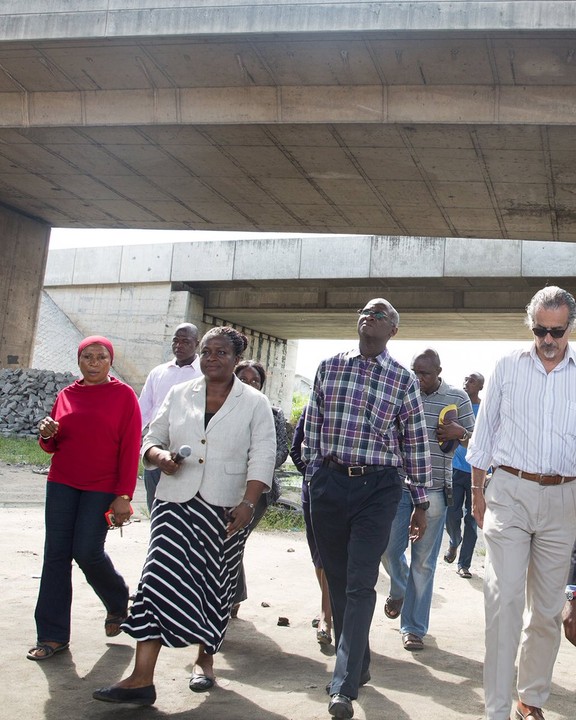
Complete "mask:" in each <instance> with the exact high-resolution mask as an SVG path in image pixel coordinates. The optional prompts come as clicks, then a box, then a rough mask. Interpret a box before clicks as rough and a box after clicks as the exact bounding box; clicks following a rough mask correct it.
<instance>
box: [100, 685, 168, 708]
mask: <svg viewBox="0 0 576 720" xmlns="http://www.w3.org/2000/svg"><path fill="white" fill-rule="evenodd" d="M92 697H93V698H94V700H102V701H103V702H111V703H127V704H130V705H153V704H154V703H155V702H156V688H155V687H154V685H146V686H145V687H140V688H123V687H116V686H114V685H113V686H112V687H105V688H99V689H98V690H94V692H93V693H92Z"/></svg>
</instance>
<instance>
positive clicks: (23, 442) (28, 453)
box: [0, 437, 50, 467]
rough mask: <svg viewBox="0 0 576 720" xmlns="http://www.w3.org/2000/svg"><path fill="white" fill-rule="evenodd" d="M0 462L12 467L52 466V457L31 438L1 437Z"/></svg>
mask: <svg viewBox="0 0 576 720" xmlns="http://www.w3.org/2000/svg"><path fill="white" fill-rule="evenodd" d="M0 460H2V461H3V462H6V463H10V465H34V466H35V467H48V465H50V455H48V453H45V452H44V450H42V448H41V447H40V446H39V445H38V442H37V441H36V440H33V439H31V438H6V437H0Z"/></svg>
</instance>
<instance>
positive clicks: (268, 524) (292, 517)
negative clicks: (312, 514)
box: [258, 505, 306, 531]
mask: <svg viewBox="0 0 576 720" xmlns="http://www.w3.org/2000/svg"><path fill="white" fill-rule="evenodd" d="M305 529H306V527H305V525H304V515H302V513H299V512H296V511H295V510H288V509H286V508H283V507H280V506H274V505H273V506H272V507H269V508H268V510H267V511H266V513H265V515H264V517H263V518H262V520H260V523H259V524H258V530H264V531H267V530H268V531H269V530H284V531H285V530H298V531H300V530H305Z"/></svg>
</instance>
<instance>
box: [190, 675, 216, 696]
mask: <svg viewBox="0 0 576 720" xmlns="http://www.w3.org/2000/svg"><path fill="white" fill-rule="evenodd" d="M188 687H189V688H190V690H192V692H197V693H200V692H206V691H207V690H210V689H211V688H213V687H214V680H212V678H209V677H208V676H207V675H203V674H202V673H192V677H191V678H190V682H189V683H188Z"/></svg>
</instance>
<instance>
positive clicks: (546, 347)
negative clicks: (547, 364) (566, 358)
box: [540, 343, 558, 360]
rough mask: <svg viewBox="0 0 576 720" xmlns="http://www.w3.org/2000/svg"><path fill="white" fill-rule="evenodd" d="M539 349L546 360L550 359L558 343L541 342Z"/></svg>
mask: <svg viewBox="0 0 576 720" xmlns="http://www.w3.org/2000/svg"><path fill="white" fill-rule="evenodd" d="M540 350H541V352H542V355H544V357H545V358H546V359H547V360H552V359H553V358H554V356H555V355H556V353H557V352H558V345H556V343H543V344H542V345H540Z"/></svg>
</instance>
